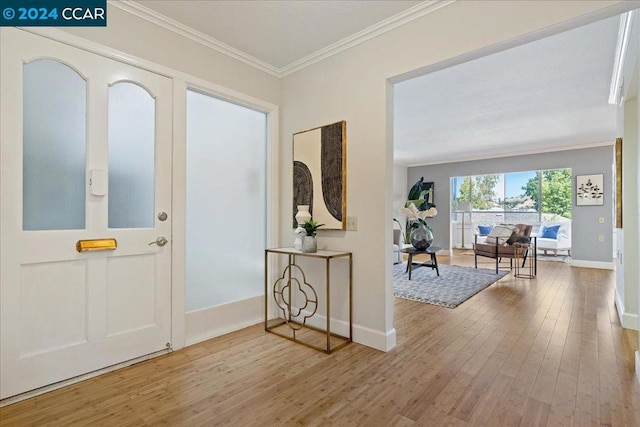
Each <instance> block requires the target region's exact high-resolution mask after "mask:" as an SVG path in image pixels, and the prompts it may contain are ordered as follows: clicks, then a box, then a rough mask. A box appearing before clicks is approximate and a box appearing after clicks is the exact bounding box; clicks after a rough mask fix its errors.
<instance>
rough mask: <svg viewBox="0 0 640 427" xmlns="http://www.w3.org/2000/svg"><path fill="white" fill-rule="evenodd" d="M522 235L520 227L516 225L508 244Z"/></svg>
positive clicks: (511, 243)
mask: <svg viewBox="0 0 640 427" xmlns="http://www.w3.org/2000/svg"><path fill="white" fill-rule="evenodd" d="M520 236H521V234H520V229H519V228H518V227H515V228H514V229H513V233H511V236H509V240H507V245H513V244H514V243H515V242H516V241H517V240H518V237H520Z"/></svg>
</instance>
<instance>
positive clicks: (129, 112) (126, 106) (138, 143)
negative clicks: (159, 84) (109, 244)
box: [108, 82, 156, 228]
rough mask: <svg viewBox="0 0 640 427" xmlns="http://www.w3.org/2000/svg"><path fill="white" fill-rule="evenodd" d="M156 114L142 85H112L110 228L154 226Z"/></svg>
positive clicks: (110, 90)
mask: <svg viewBox="0 0 640 427" xmlns="http://www.w3.org/2000/svg"><path fill="white" fill-rule="evenodd" d="M155 114H156V106H155V100H154V99H153V98H152V97H151V95H150V94H149V93H148V92H147V91H146V90H144V89H143V88H141V87H140V86H138V85H135V84H133V83H128V82H123V83H117V84H115V85H113V86H111V87H110V88H109V191H108V197H109V228H151V227H153V226H154V223H155V221H154V212H155V123H156V119H155Z"/></svg>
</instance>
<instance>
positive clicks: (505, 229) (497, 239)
mask: <svg viewBox="0 0 640 427" xmlns="http://www.w3.org/2000/svg"><path fill="white" fill-rule="evenodd" d="M514 229H515V227H513V226H510V225H496V226H495V227H493V229H492V230H491V233H489V235H488V236H487V240H486V242H487V243H491V244H494V245H504V244H506V242H507V240H509V237H511V235H512V234H513V230H514Z"/></svg>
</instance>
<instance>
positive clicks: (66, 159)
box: [22, 60, 87, 230]
mask: <svg viewBox="0 0 640 427" xmlns="http://www.w3.org/2000/svg"><path fill="white" fill-rule="evenodd" d="M23 72H24V82H23V97H24V103H23V158H22V173H23V184H22V185H23V187H22V195H23V197H22V229H23V230H81V229H84V228H85V199H86V186H85V179H86V172H85V171H86V151H87V150H86V134H87V131H86V129H87V114H86V111H87V87H86V81H85V80H84V79H83V78H82V76H80V75H79V74H78V73H77V72H76V71H75V70H73V69H72V68H70V67H68V66H67V65H64V64H61V63H59V62H56V61H52V60H37V61H34V62H30V63H28V64H25V65H24V67H23Z"/></svg>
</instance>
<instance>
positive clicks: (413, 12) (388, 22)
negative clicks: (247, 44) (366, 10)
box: [279, 0, 456, 77]
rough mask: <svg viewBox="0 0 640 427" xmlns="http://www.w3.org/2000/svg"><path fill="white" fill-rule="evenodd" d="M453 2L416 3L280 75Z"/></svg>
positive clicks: (441, 0)
mask: <svg viewBox="0 0 640 427" xmlns="http://www.w3.org/2000/svg"><path fill="white" fill-rule="evenodd" d="M455 2H456V0H432V1H425V2H424V3H420V4H417V5H415V6H413V7H411V8H409V9H407V10H405V11H404V12H400V13H398V14H397V15H394V16H392V17H390V18H387V19H385V20H384V21H380V22H378V23H377V24H375V25H372V26H370V27H369V28H365V29H364V30H362V31H359V32H357V33H355V34H353V35H351V36H349V37H346V38H344V39H342V40H339V41H337V42H335V43H333V44H330V45H329V46H327V47H325V48H323V49H320V50H318V51H317V52H314V53H312V54H311V55H307V56H305V57H304V58H301V59H299V60H297V61H295V62H292V63H291V64H289V65H286V66H284V67H282V68H281V69H280V70H279V72H280V77H284V76H286V75H289V74H291V73H294V72H296V71H299V70H301V69H303V68H306V67H308V66H309V65H311V64H315V63H316V62H319V61H322V60H323V59H326V58H329V57H330V56H333V55H336V54H338V53H340V52H342V51H344V50H347V49H349V48H351V47H353V46H357V45H359V44H360V43H364V42H365V41H367V40H370V39H372V38H374V37H377V36H379V35H380V34H384V33H386V32H387V31H391V30H393V29H395V28H398V27H399V26H401V25H404V24H406V23H408V22H411V21H413V20H415V19H418V18H420V17H423V16H425V15H428V14H430V13H432V12H435V11H436V10H438V9H441V8H443V7H445V6H449V5H450V4H452V3H455Z"/></svg>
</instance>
